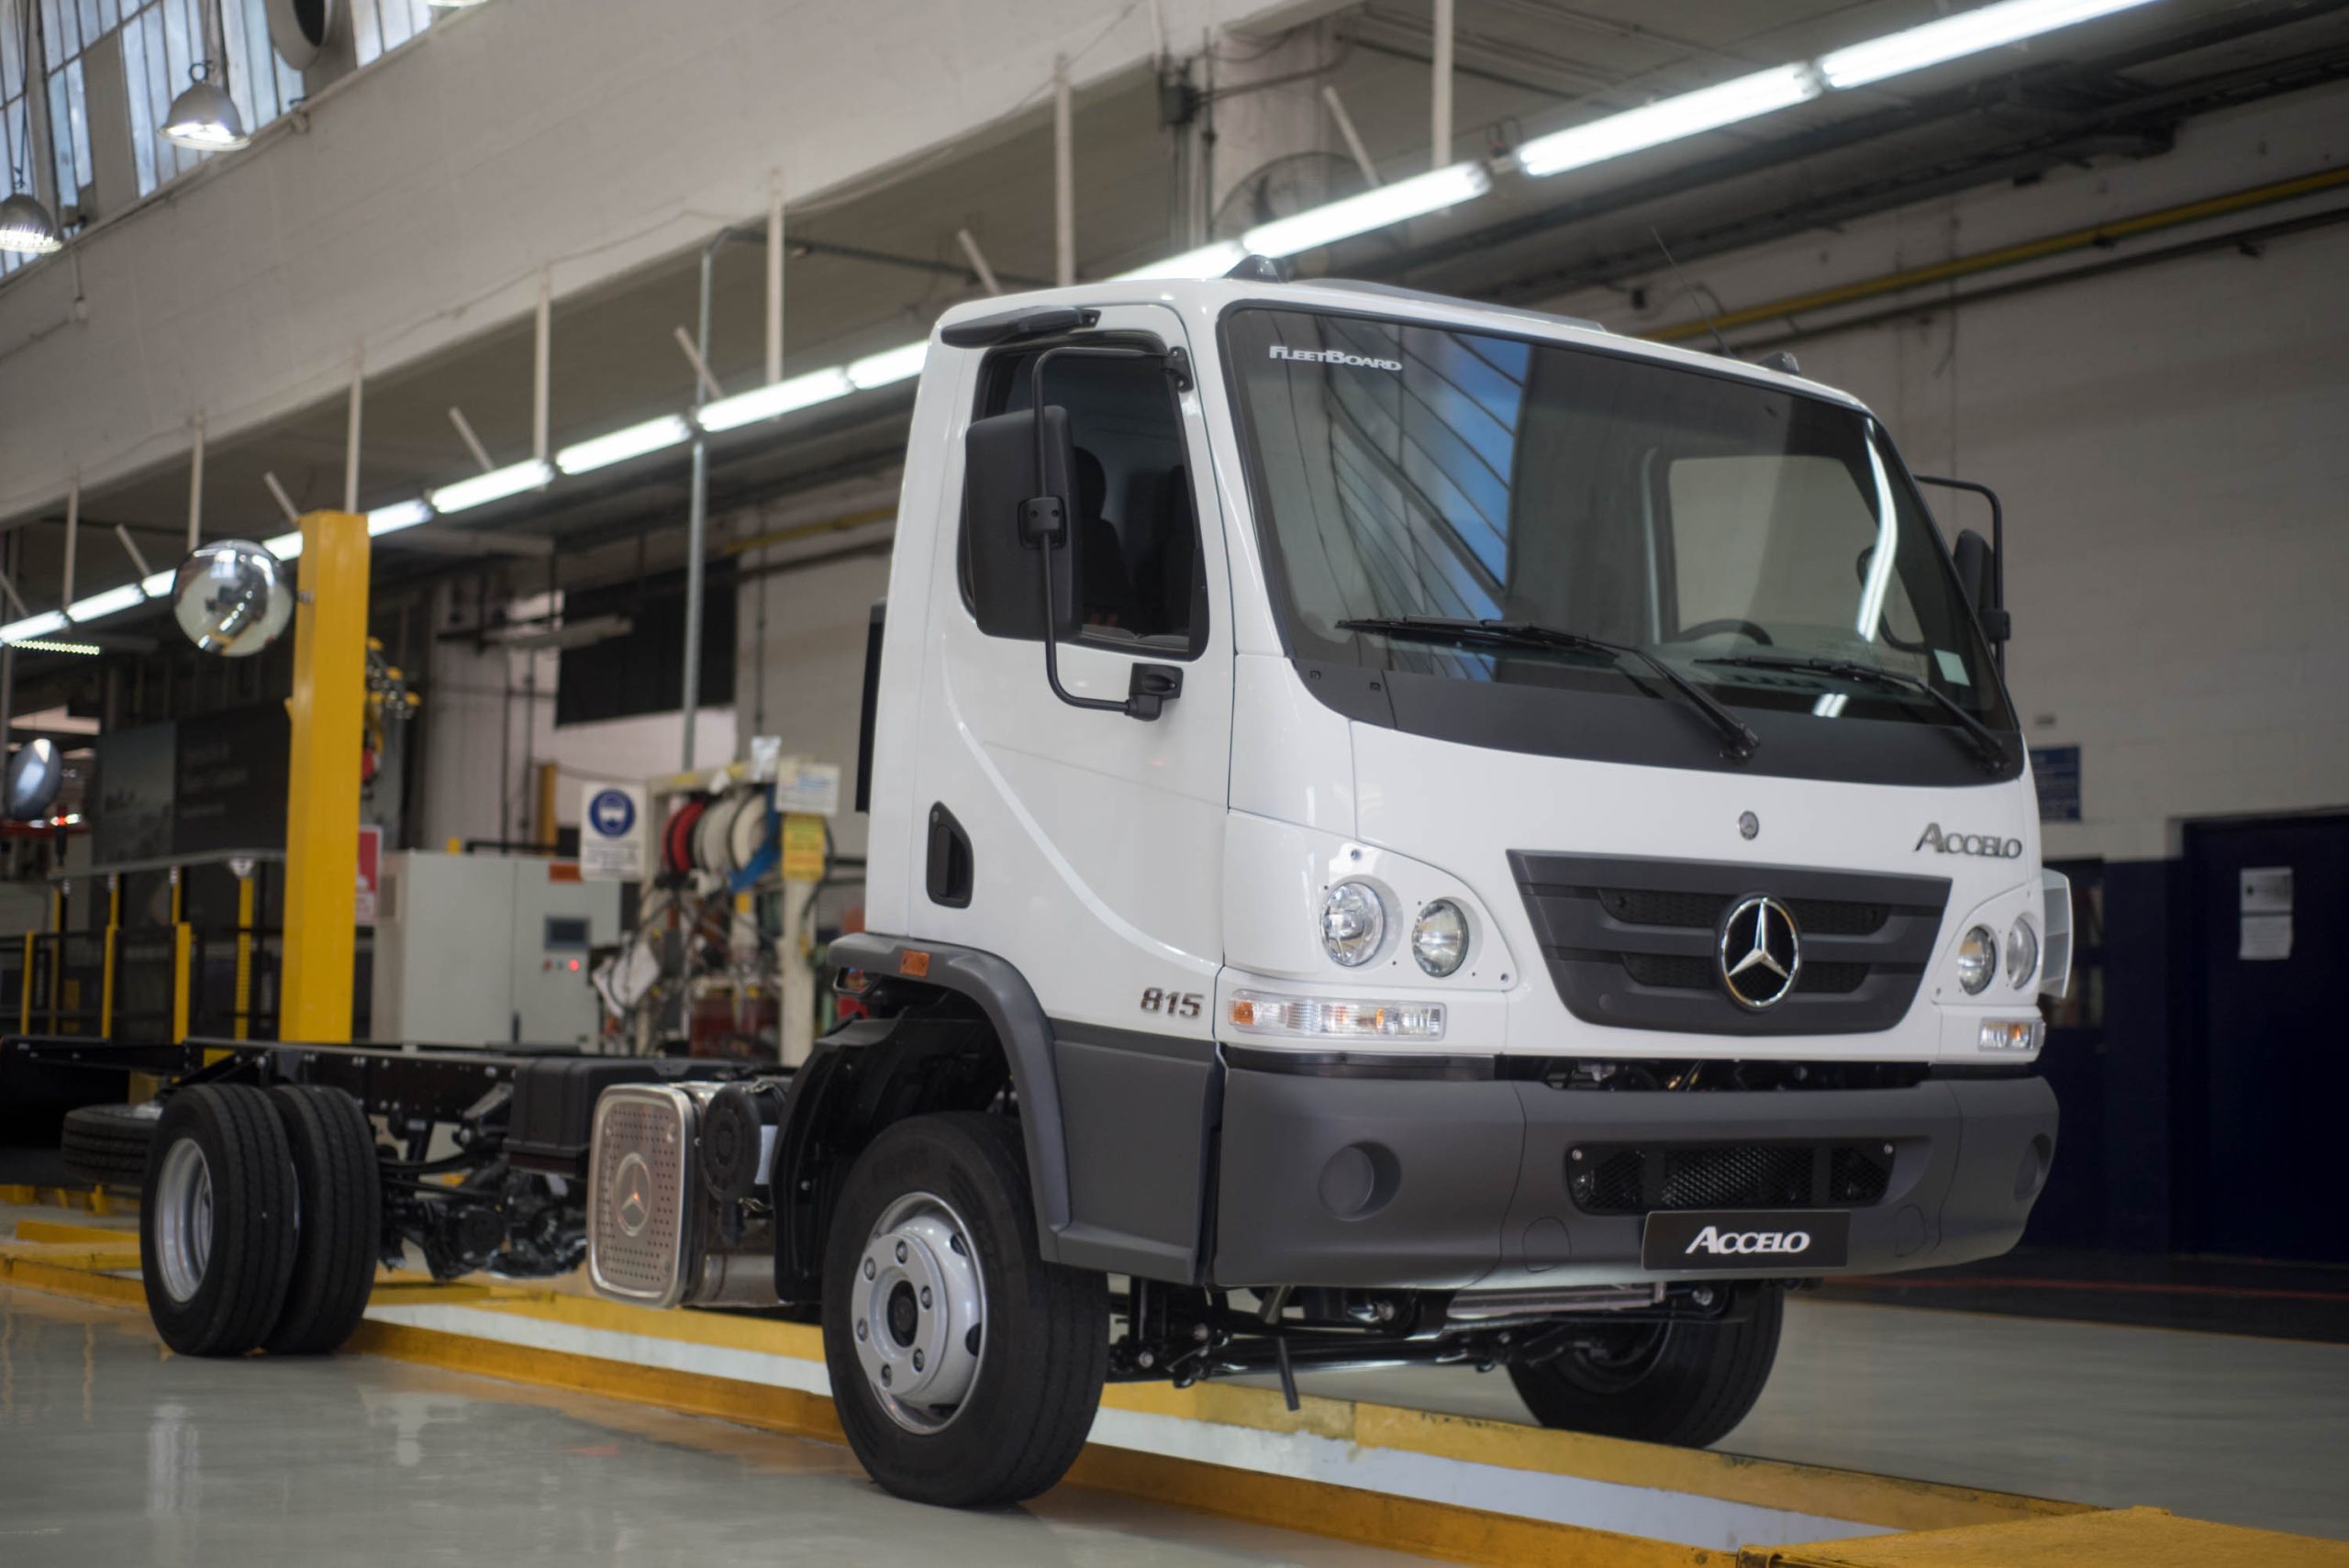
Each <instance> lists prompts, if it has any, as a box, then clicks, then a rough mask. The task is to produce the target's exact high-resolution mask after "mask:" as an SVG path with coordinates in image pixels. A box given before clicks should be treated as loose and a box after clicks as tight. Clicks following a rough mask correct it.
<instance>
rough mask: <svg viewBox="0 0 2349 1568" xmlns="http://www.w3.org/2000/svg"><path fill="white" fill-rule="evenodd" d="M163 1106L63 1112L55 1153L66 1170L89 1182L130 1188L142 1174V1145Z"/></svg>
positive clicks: (148, 1141) (151, 1136)
mask: <svg viewBox="0 0 2349 1568" xmlns="http://www.w3.org/2000/svg"><path fill="white" fill-rule="evenodd" d="M162 1114H163V1107H162V1106H161V1105H159V1104H157V1103H156V1102H154V1101H152V1100H150V1101H148V1102H147V1103H146V1104H144V1105H137V1106H82V1107H81V1108H80V1109H78V1110H70V1111H67V1112H66V1113H65V1124H64V1126H63V1128H62V1129H61V1131H60V1134H59V1138H58V1153H59V1155H60V1157H61V1158H62V1160H63V1161H64V1163H65V1171H66V1173H67V1174H68V1175H70V1176H72V1177H73V1178H74V1179H75V1180H76V1181H83V1182H87V1183H89V1184H91V1185H92V1186H94V1187H95V1186H108V1187H133V1186H137V1185H139V1184H140V1183H141V1182H143V1181H145V1180H146V1179H147V1150H148V1148H149V1146H150V1145H151V1144H152V1143H153V1142H154V1141H155V1126H156V1121H157V1118H160V1117H161V1115H162Z"/></svg>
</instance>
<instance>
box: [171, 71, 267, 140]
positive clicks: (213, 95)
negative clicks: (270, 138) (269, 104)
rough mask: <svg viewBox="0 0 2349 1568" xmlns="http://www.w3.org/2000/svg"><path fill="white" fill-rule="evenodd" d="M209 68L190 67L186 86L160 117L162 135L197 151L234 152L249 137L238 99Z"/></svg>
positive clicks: (249, 138)
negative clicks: (239, 109) (212, 76)
mask: <svg viewBox="0 0 2349 1568" xmlns="http://www.w3.org/2000/svg"><path fill="white" fill-rule="evenodd" d="M211 69H212V68H211V66H210V65H208V64H206V65H196V66H191V67H190V68H189V70H188V75H189V77H190V81H189V83H188V84H187V86H186V88H185V89H184V90H183V91H182V92H181V94H180V95H179V96H178V97H176V98H173V100H172V111H171V113H170V114H168V115H165V116H164V117H163V130H162V136H163V139H164V140H165V141H168V142H170V143H171V144H172V145H173V146H174V147H187V148H193V149H194V150H196V151H198V152H234V151H235V150H237V149H238V148H239V147H242V146H244V145H245V144H246V143H247V142H249V141H250V140H252V138H251V137H250V136H247V135H246V134H245V122H244V119H243V117H241V116H239V114H238V113H237V101H236V100H235V99H234V98H231V97H230V96H228V89H227V88H226V87H223V86H221V85H220V84H219V83H217V82H215V81H213V80H212V78H211V76H210V74H209V72H210V71H211Z"/></svg>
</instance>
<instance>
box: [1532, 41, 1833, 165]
mask: <svg viewBox="0 0 2349 1568" xmlns="http://www.w3.org/2000/svg"><path fill="white" fill-rule="evenodd" d="M1822 91H1824V89H1823V88H1822V87H1821V86H1820V80H1819V76H1818V73H1817V72H1813V71H1812V70H1811V68H1810V67H1809V66H1808V65H1779V66H1773V67H1772V68H1771V69H1770V70H1767V71H1757V72H1753V74H1752V75H1751V76H1740V77H1737V78H1735V79H1733V80H1731V81H1728V82H1722V83H1717V84H1715V85H1713V86H1710V87H1699V88H1698V90H1697V91H1695V92H1693V93H1682V94H1679V95H1676V96H1675V97H1670V98H1659V99H1657V100H1656V101H1655V102H1654V103H1653V104H1643V105H1642V106H1640V107H1638V108H1636V109H1626V110H1624V111H1623V112H1622V113H1621V114H1620V115H1609V116H1608V117H1606V118H1605V119H1598V120H1592V121H1590V122H1589V123H1588V124H1586V125H1577V126H1569V127H1567V128H1565V129H1564V130H1559V131H1553V132H1551V133H1550V134H1549V135H1548V136H1537V137H1535V138H1534V139H1532V140H1531V141H1529V142H1527V143H1526V144H1525V145H1524V146H1522V147H1520V148H1519V149H1518V150H1517V161H1518V166H1519V167H1520V168H1521V169H1523V170H1524V171H1525V172H1527V173H1528V174H1531V175H1534V176H1536V177H1539V176H1541V175H1543V174H1558V173H1563V172H1565V171H1566V170H1568V169H1581V168H1585V167H1586V166H1588V165H1590V164H1593V163H1603V162H1605V161H1607V160H1609V159H1610V158H1620V157H1622V156H1623V155H1624V154H1626V153H1630V152H1638V151H1641V150H1644V149H1647V148H1650V147H1660V146H1662V145H1663V144H1664V143H1665V142H1667V141H1677V140H1679V139H1681V138H1682V137H1687V136H1696V135H1698V134H1700V133H1701V132H1704V131H1709V130H1718V129H1720V128H1721V127H1723V126H1726V125H1735V124H1736V123H1737V122H1738V121H1740V120H1749V119H1752V118H1753V117H1754V116H1756V115H1766V114H1768V113H1770V112H1771V111H1772V110H1774V109H1784V108H1789V107H1791V106H1794V105H1796V104H1800V103H1805V102H1808V101H1809V100H1810V99H1812V98H1816V97H1818V96H1819V95H1820V93H1821V92H1822Z"/></svg>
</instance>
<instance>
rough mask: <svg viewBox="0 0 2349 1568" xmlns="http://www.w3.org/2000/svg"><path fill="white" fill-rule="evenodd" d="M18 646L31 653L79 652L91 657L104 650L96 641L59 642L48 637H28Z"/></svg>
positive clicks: (93, 657)
mask: <svg viewBox="0 0 2349 1568" xmlns="http://www.w3.org/2000/svg"><path fill="white" fill-rule="evenodd" d="M17 647H19V648H21V649H24V650H25V651H27V652H29V653H79V654H82V655H83V657H85V658H91V659H95V658H96V657H97V656H98V654H99V653H100V652H101V651H102V650H100V649H99V647H98V645H97V644H96V643H95V642H57V641H53V640H51V639H49V638H46V637H28V638H27V639H24V640H23V641H22V642H19V643H17Z"/></svg>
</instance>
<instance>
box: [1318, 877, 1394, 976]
mask: <svg viewBox="0 0 2349 1568" xmlns="http://www.w3.org/2000/svg"><path fill="white" fill-rule="evenodd" d="M1385 939H1386V905H1385V904H1384V903H1382V902H1381V901H1380V899H1379V896H1378V894H1377V891H1376V890H1375V889H1374V888H1371V887H1368V886H1365V885H1364V884H1362V883H1359V882H1341V883H1340V884H1338V885H1337V886H1335V887H1333V888H1331V889H1330V891H1329V892H1327V893H1325V894H1323V895H1321V946H1322V948H1323V950H1324V951H1327V952H1328V953H1329V955H1330V957H1331V958H1332V959H1334V960H1336V961H1337V962H1340V963H1342V964H1344V965H1345V966H1346V967H1347V968H1348V969H1357V968H1360V967H1361V966H1362V965H1364V964H1365V963H1368V962H1370V961H1371V960H1372V959H1374V958H1376V957H1377V956H1378V946H1379V943H1380V942H1381V941H1383V940H1385Z"/></svg>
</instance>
